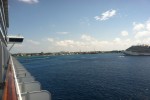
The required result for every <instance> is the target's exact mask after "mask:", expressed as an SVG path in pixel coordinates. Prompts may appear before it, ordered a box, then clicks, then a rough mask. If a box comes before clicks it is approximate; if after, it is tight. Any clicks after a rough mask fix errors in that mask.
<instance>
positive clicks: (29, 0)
mask: <svg viewBox="0 0 150 100" xmlns="http://www.w3.org/2000/svg"><path fill="white" fill-rule="evenodd" d="M18 1H20V2H24V3H28V4H35V3H38V2H39V0H18Z"/></svg>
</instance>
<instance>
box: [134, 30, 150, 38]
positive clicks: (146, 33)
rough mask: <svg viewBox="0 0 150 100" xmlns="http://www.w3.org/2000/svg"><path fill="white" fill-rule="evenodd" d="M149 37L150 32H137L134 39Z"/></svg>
mask: <svg viewBox="0 0 150 100" xmlns="http://www.w3.org/2000/svg"><path fill="white" fill-rule="evenodd" d="M147 36H150V31H139V32H137V33H136V35H135V38H144V37H147Z"/></svg>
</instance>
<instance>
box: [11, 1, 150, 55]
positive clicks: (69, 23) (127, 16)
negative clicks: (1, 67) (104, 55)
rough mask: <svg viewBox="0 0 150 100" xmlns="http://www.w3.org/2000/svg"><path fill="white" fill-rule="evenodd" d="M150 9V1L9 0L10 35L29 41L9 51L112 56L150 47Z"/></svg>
mask: <svg viewBox="0 0 150 100" xmlns="http://www.w3.org/2000/svg"><path fill="white" fill-rule="evenodd" d="M149 4H150V0H9V28H8V34H9V35H22V36H23V37H24V38H25V39H24V42H23V43H22V44H16V45H15V46H14V47H13V49H12V50H11V52H12V53H34V52H36V53H37V52H59V51H110V50H125V49H127V48H128V47H130V46H132V45H139V44H148V45H149V44H150V6H149ZM9 46H11V44H10V45H9ZM9 46H8V47H9Z"/></svg>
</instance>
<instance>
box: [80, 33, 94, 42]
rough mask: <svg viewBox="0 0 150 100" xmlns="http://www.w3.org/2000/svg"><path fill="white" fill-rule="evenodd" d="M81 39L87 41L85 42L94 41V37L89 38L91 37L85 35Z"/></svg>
mask: <svg viewBox="0 0 150 100" xmlns="http://www.w3.org/2000/svg"><path fill="white" fill-rule="evenodd" d="M81 39H82V40H85V41H92V40H94V38H93V37H91V36H89V35H85V34H83V35H82V36H81Z"/></svg>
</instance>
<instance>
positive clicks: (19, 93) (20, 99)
mask: <svg viewBox="0 0 150 100" xmlns="http://www.w3.org/2000/svg"><path fill="white" fill-rule="evenodd" d="M10 60H11V64H12V69H13V73H14V79H15V85H16V90H17V94H18V99H19V100H22V97H21V92H20V88H19V84H18V81H17V77H16V71H15V68H14V63H13V60H12V56H10Z"/></svg>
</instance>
